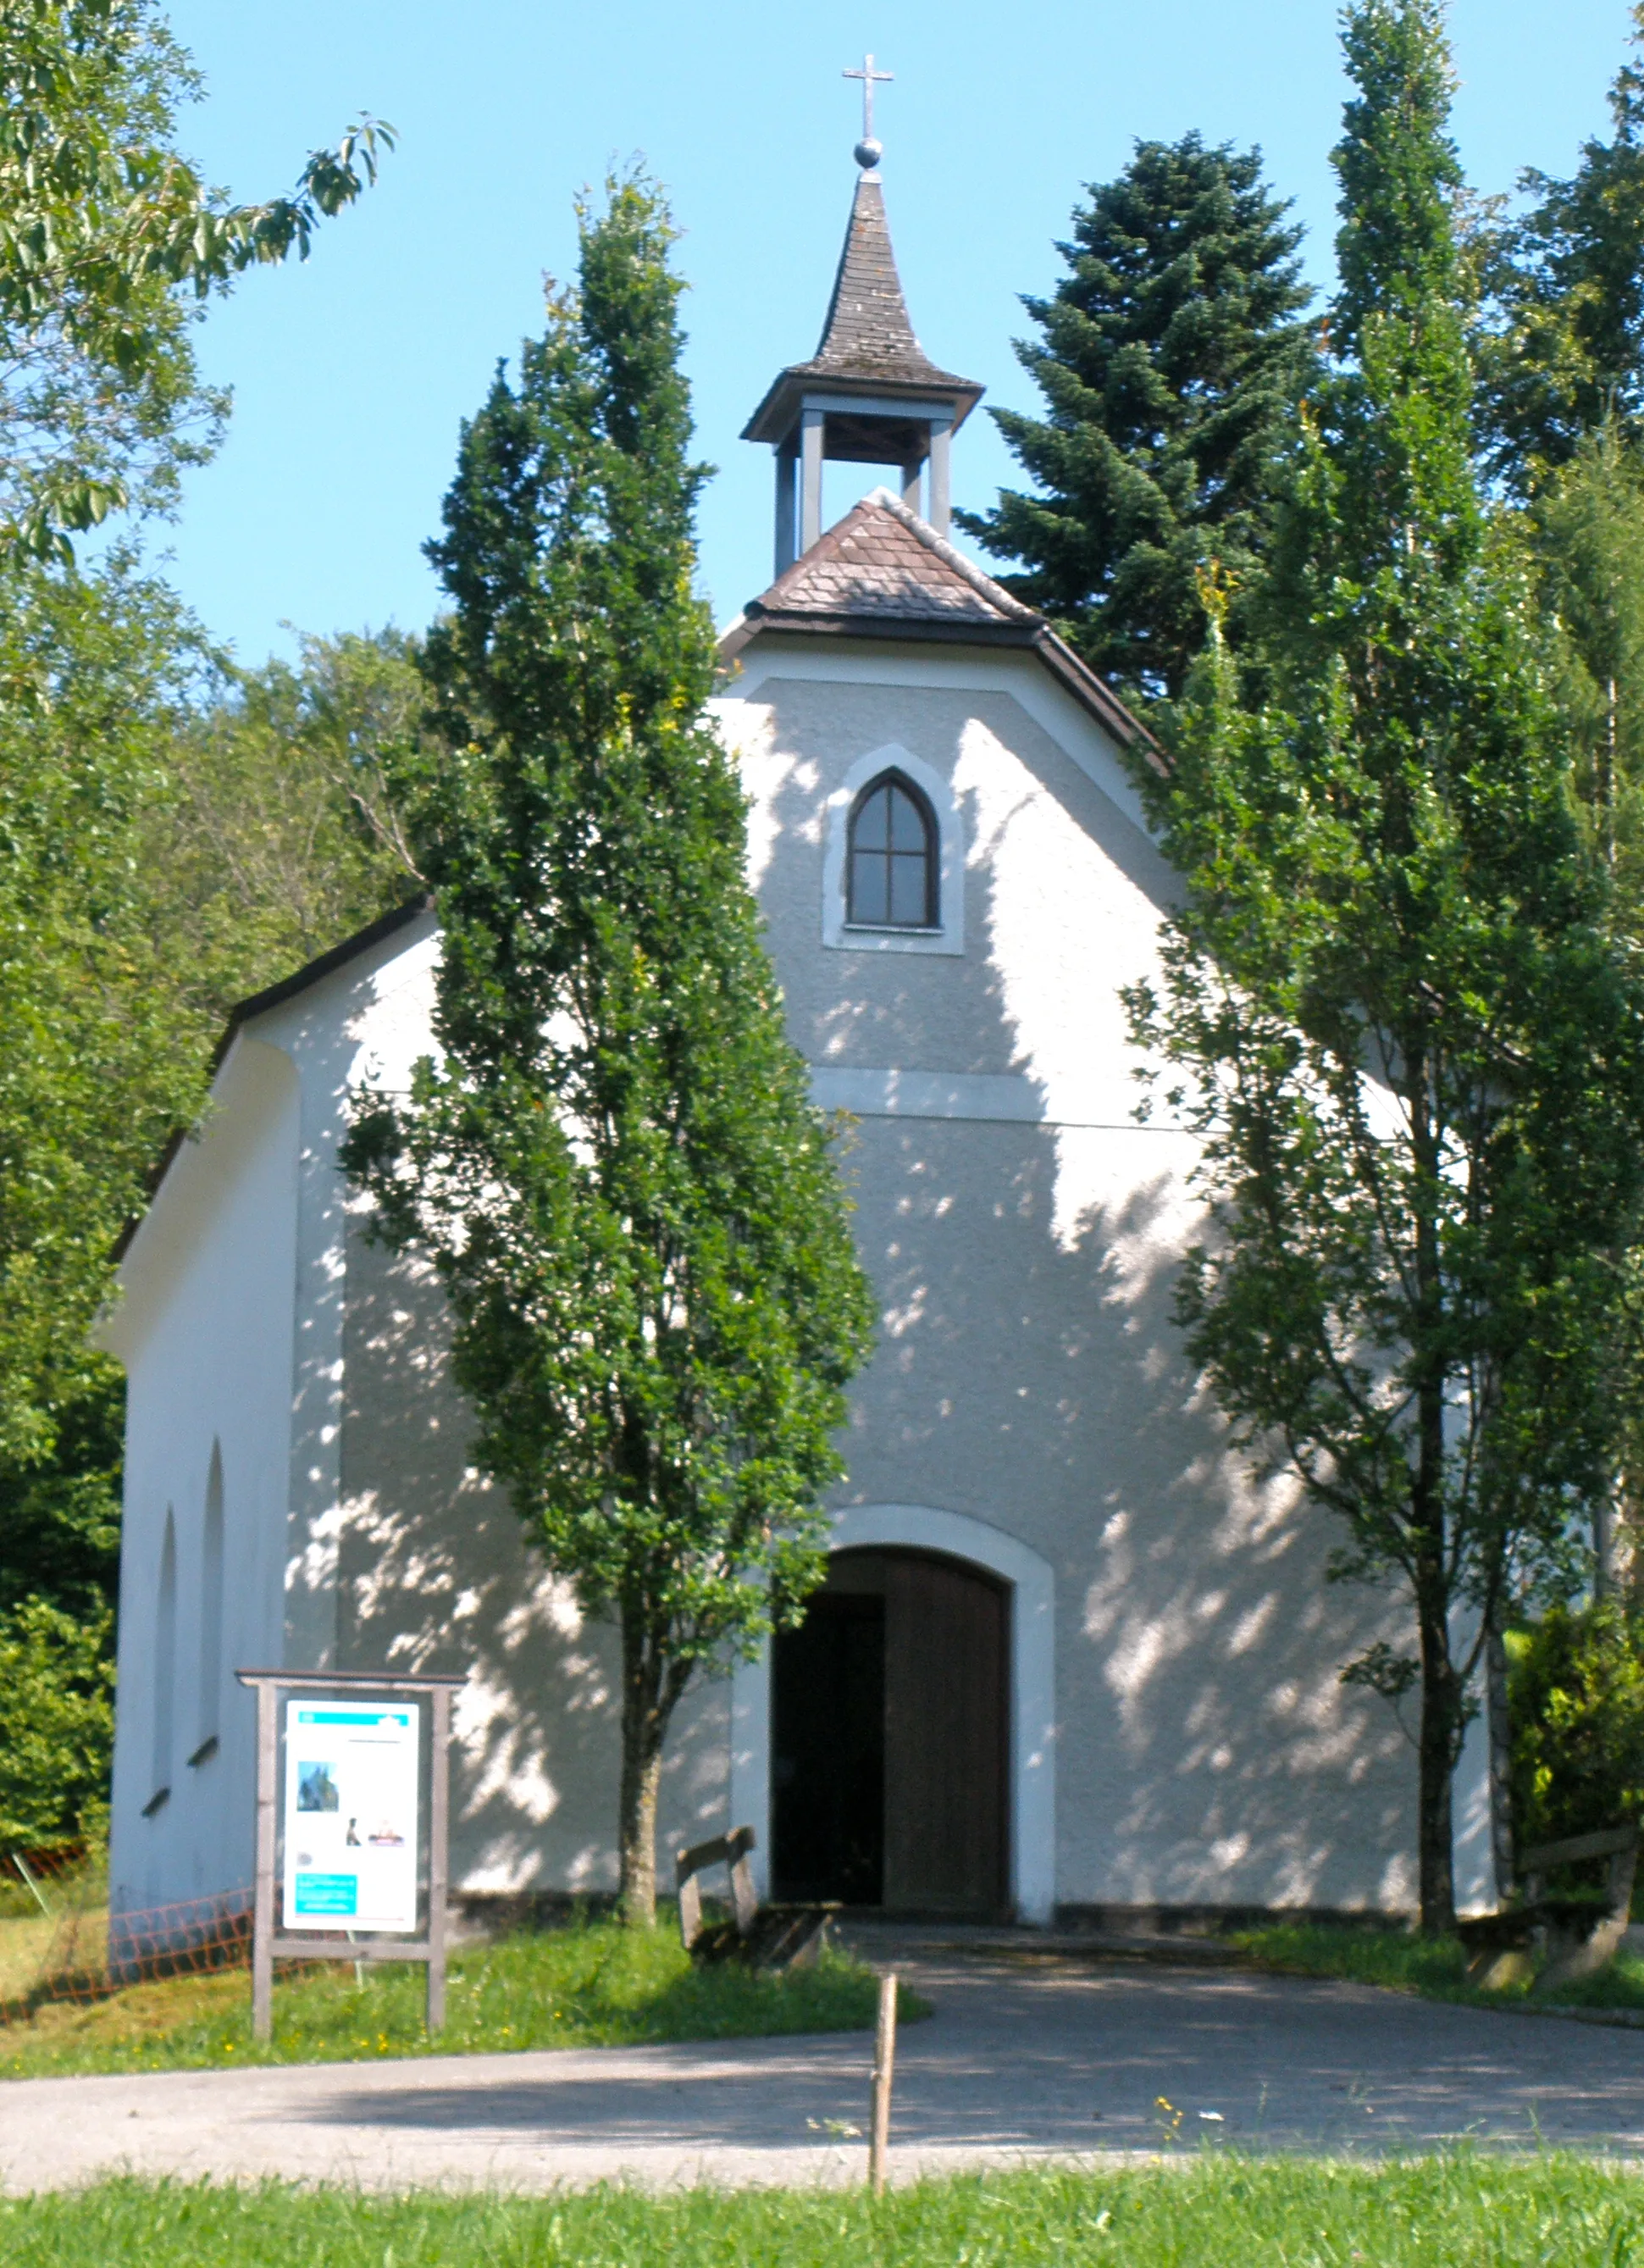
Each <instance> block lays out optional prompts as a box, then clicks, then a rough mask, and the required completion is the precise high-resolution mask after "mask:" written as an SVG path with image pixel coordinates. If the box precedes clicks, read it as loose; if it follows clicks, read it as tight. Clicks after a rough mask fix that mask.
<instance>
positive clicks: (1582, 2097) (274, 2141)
mask: <svg viewBox="0 0 1644 2268" xmlns="http://www.w3.org/2000/svg"><path fill="white" fill-rule="evenodd" d="M887 1943H888V1940H886V1939H881V1938H877V1936H876V1940H875V1941H874V1942H873V1943H872V1944H871V1945H870V1946H869V1947H868V1948H866V1949H868V1950H870V1951H871V1953H872V1954H873V1955H876V1956H879V1955H883V1954H884V1953H885V1951H886V1950H887ZM897 1960H898V1965H899V1968H900V1970H902V1973H903V1974H904V1975H906V1977H908V1979H909V1981H910V1982H912V1983H913V1984H914V1985H916V1986H917V1987H918V1989H919V1990H920V1991H921V1992H924V1993H925V1994H926V1995H927V1997H928V1999H931V2000H932V2001H933V2002H934V2003H935V2004H936V2015H935V2016H934V2017H933V2018H932V2019H931V2020H930V2021H928V2023H921V2024H918V2025H912V2026H908V2027H906V2028H905V2029H904V2030H903V2032H902V2035H901V2039H900V2043H899V2056H898V2066H897V2089H896V2109H895V2119H894V2125H893V2130H892V2139H893V2144H894V2147H895V2154H896V2159H897V2166H898V2170H899V2173H901V2174H904V2175H908V2174H912V2173H913V2172H914V2171H917V2170H930V2171H936V2170H939V2169H946V2168H951V2167H957V2166H960V2165H977V2164H994V2165H996V2164H1001V2163H1011V2162H1018V2161H1022V2160H1024V2159H1028V2158H1036V2157H1039V2156H1043V2155H1046V2154H1051V2155H1057V2156H1078V2157H1084V2156H1087V2155H1090V2154H1097V2155H1098V2156H1101V2155H1110V2154H1131V2153H1134V2152H1138V2151H1152V2150H1154V2149H1156V2147H1158V2145H1159V2139H1160V2135H1161V2132H1162V2129H1163V2127H1164V2126H1165V2125H1166V2124H1169V2123H1171V2121H1172V2120H1173V2118H1174V2113H1175V2111H1176V2110H1179V2111H1180V2113H1181V2117H1180V2121H1179V2124H1178V2126H1177V2127H1176V2132H1177V2133H1178V2136H1179V2140H1180V2142H1181V2143H1184V2144H1187V2145H1189V2146H1190V2147H1199V2146H1200V2143H1201V2142H1203V2141H1205V2140H1215V2141H1218V2142H1229V2143H1233V2144H1236V2145H1238V2146H1240V2147H1244V2148H1246V2149H1298V2148H1299V2149H1322V2150H1329V2151H1344V2150H1347V2151H1355V2152H1376V2151H1381V2150H1386V2149H1389V2148H1395V2149H1409V2148H1413V2147H1424V2146H1428V2145H1431V2144H1434V2143H1436V2142H1440V2141H1443V2140H1448V2139H1453V2138H1455V2137H1457V2136H1462V2135H1469V2136H1472V2137H1474V2138H1476V2139H1478V2140H1479V2141H1481V2142H1489V2143H1497V2144H1507V2145H1510V2146H1516V2147H1535V2145H1536V2144H1537V2143H1538V2142H1545V2143H1548V2144H1561V2145H1566V2146H1572V2145H1573V2146H1578V2147H1595V2148H1605V2149H1618V2150H1621V2151H1626V2152H1629V2153H1641V2154H1644V2032H1633V2031H1618V2030H1609V2029H1600V2028H1599V2027H1596V2026H1592V2025H1585V2024H1576V2023H1571V2022H1568V2021H1560V2020H1559V2019H1556V2018H1552V2017H1538V2016H1508V2015H1498V2014H1494V2013H1491V2012H1486V2011H1482V2010H1476V2009H1471V2008H1451V2007H1440V2006H1436V2005H1435V2004H1433V2003H1430V2002H1424V2001H1419V2000H1413V1999H1405V1998H1404V1997H1402V1996H1399V1995H1396V1994H1393V1993H1388V1992H1375V1991H1372V1990H1370V1989H1369V1988H1368V1987H1364V1986H1358V1985H1336V1984H1324V1983H1311V1982H1308V1981H1306V1980H1303V1979H1299V1978H1292V1977H1261V1976H1257V1975H1252V1974H1250V1973H1247V1972H1244V1971H1240V1970H1199V1969H1194V1970H1185V1969H1174V1968H1162V1967H1154V1966H1142V1965H1140V1964H1132V1963H1128V1962H1113V1961H1101V1960H1095V1959H1091V1958H1090V1957H1087V1956H1083V1955H1080V1956H1069V1955H1061V1954H1054V1953H1047V1954H1039V1953H1034V1952H1031V1951H1029V1950H1027V1949H1025V1948H1024V1949H1023V1950H1022V1951H1019V1952H1009V1953H1004V1952H1000V1951H997V1950H987V1951H982V1950H972V1951H970V1952H956V1951H952V1950H944V1949H943V1948H941V1947H940V1946H938V1945H936V1944H934V1943H932V1942H930V1941H929V1940H925V1941H924V1942H923V1943H922V1944H920V1945H918V1946H917V1948H915V1947H914V1946H913V1945H910V1943H909V1942H908V1941H907V1940H901V1941H900V1942H899V1945H898V1947H897ZM869 2058H870V2043H869V2041H868V2039H867V2038H866V2037H865V2036H861V2035H855V2034H851V2035H846V2036H839V2035H834V2036H827V2037H822V2038H807V2039H798V2040H768V2041H767V2040H745V2041H734V2042H728V2043H723V2044H716V2045H708V2046H694V2047H692V2046H685V2047H657V2048H639V2049H603V2050H594V2051H560V2052H550V2053H530V2054H522V2055H509V2056H468V2057H461V2058H458V2057H439V2058H429V2059H427V2060H424V2061H418V2062H407V2063H384V2064H372V2065H361V2064H329V2065H319V2066H303V2067H293V2068H287V2069H279V2070H255V2069H251V2070H244V2071H235V2072H223V2071H211V2072H199V2073H194V2072H177V2073H163V2074H155V2075H151V2076H147V2077H143V2078H119V2079H62V2080H11V2081H4V2082H0V2183H4V2186H5V2187H6V2188H8V2189H11V2190H14V2191H16V2190H27V2189H34V2188H45V2187H51V2186H55V2185H60V2184H62V2183H71V2182H77V2181H82V2180H84V2179H85V2178H87V2177H88V2176H92V2175H93V2174H96V2173H99V2172H102V2171H106V2170H110V2169H114V2168H121V2167H123V2168H128V2169H132V2170H134V2171H137V2172H141V2173H145V2174H160V2173H167V2174H178V2175H183V2176H201V2175H207V2174H209V2175H216V2176H256V2175H262V2174H278V2175H283V2176H289V2177H291V2178H299V2179H308V2180H319V2179H327V2180H347V2181H355V2182H359V2183H367V2184H371V2185H391V2186H401V2185H408V2184H411V2183H422V2182H451V2183H481V2182H495V2183H502V2184H504V2185H507V2186H510V2187H514V2188H518V2189H543V2188H547V2187H549V2186H551V2185H552V2184H554V2183H559V2182H577V2183H581V2182H588V2181H595V2180H598V2179H601V2178H605V2177H614V2176H626V2177H628V2178H630V2179H633V2180H637V2181H642V2182H646V2183H677V2182H684V2181H692V2180H701V2179H705V2180H711V2181H716V2182H723V2183H741V2182H790V2181H797V2182H814V2181H829V2180H833V2181H839V2180H855V2179H859V2178H860V2177H861V2172H862V2144H861V2143H860V2142H859V2141H856V2140H855V2139H850V2138H848V2137H842V2136H840V2134H839V2133H838V2132H837V2127H838V2124H839V2123H840V2122H843V2123H845V2124H852V2125H855V2126H858V2127H860V2126H862V2125H865V2123H866V2121H865V2116H864V2114H865V2106H866V2090H867V2073H868V2063H869ZM1161 2095H1163V2096H1164V2097H1165V2098H1166V2100H1167V2102H1169V2103H1170V2104H1171V2110H1169V2111H1165V2110H1161V2109H1160V2108H1159V2106H1158V2102H1157V2098H1158V2097H1159V2096H1161ZM1213 2112H1214V2113H1215V2114H1218V2115H1217V2116H1215V2117H1209V2116H1207V2115H1206V2114H1208V2113H1213ZM830 2122H834V2123H833V2125H832V2126H830Z"/></svg>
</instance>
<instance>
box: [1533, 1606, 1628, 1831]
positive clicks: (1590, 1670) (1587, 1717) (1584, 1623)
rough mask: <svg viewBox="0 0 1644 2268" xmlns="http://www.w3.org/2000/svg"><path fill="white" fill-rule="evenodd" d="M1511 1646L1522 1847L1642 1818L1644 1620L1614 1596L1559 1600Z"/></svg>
mask: <svg viewBox="0 0 1644 2268" xmlns="http://www.w3.org/2000/svg"><path fill="white" fill-rule="evenodd" d="M1508 1653H1509V1657H1510V1668H1509V1671H1508V1683H1509V1692H1510V1697H1511V1702H1510V1706H1511V1717H1512V1727H1513V1771H1512V1787H1513V1829H1514V1832H1515V1834H1516V1837H1518V1839H1519V1842H1520V1845H1521V1846H1525V1845H1529V1846H1533V1845H1536V1844H1538V1843H1557V1842H1561V1841H1562V1840H1563V1839H1564V1837H1566V1836H1567V1835H1586V1834H1590V1833H1592V1832H1594V1831H1595V1830H1599V1829H1602V1828H1606V1827H1617V1826H1619V1825H1620V1824H1621V1823H1623V1822H1624V1821H1626V1820H1629V1819H1637V1818H1638V1817H1640V1815H1641V1814H1644V1624H1640V1622H1639V1620H1638V1618H1637V1616H1636V1615H1633V1614H1629V1613H1628V1612H1627V1611H1626V1609H1625V1608H1624V1607H1623V1606H1622V1605H1621V1603H1620V1602H1618V1601H1615V1600H1609V1601H1604V1602H1599V1603H1598V1604H1596V1605H1592V1606H1588V1607H1584V1608H1572V1607H1567V1606H1555V1607H1552V1608H1550V1609H1548V1611H1547V1612H1546V1613H1545V1615H1543V1616H1542V1617H1541V1618H1540V1620H1539V1621H1538V1622H1537V1623H1535V1624H1532V1625H1531V1626H1530V1628H1529V1629H1527V1630H1522V1631H1512V1632H1510V1633H1509V1635H1508Z"/></svg>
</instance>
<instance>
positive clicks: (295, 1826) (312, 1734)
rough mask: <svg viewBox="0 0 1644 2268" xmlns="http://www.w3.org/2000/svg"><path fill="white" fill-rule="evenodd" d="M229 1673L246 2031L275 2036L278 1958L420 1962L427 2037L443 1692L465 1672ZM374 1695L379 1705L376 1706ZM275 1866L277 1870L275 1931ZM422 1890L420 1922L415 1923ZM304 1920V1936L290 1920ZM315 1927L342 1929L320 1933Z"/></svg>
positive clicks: (443, 1813)
mask: <svg viewBox="0 0 1644 2268" xmlns="http://www.w3.org/2000/svg"><path fill="white" fill-rule="evenodd" d="M235 1675H236V1676H237V1677H238V1678H239V1682H240V1683H241V1684H242V1685H246V1686H249V1687H250V1688H251V1689H252V1690H253V1692H254V1693H255V1694H256V1697H257V1878H256V1892H255V1902H254V1904H253V1915H252V1925H253V1926H252V1954H251V2029H252V2036H253V2039H258V2040H268V2039H271V2038H272V2037H273V2035H274V1964H275V1960H276V1959H279V1960H285V1961H421V1962H424V1963H425V1964H426V1966H427V1969H428V2029H429V2031H430V2032H437V2031H438V2030H439V2029H440V2028H441V2026H442V2025H443V2024H444V2021H445V1901H446V1893H447V1889H448V1887H449V1883H450V1867H449V1862H448V1856H447V1842H448V1839H449V1835H450V1823H451V1756H450V1750H451V1694H452V1691H453V1690H455V1689H456V1688H457V1687H458V1686H459V1685H461V1684H462V1683H464V1679H463V1677H462V1675H441V1674H437V1673H430V1674H429V1675H422V1676H410V1675H400V1674H397V1673H394V1672H392V1671H384V1672H382V1673H381V1674H380V1675H379V1674H378V1672H376V1671H374V1670H359V1669H349V1670H331V1671H325V1670H290V1669H241V1670H237V1671H236V1672H235ZM378 1696H381V1697H382V1702H383V1705H381V1706H378V1705H375V1701H376V1697H378ZM282 1697H285V1719H286V1721H285V1722H284V1724H282V1723H281V1698H282ZM424 1702H426V1703H427V1705H428V1710H429V1771H428V1837H427V1850H428V1866H427V1870H426V1875H425V1877H424V1875H423V1869H422V1865H421V1855H420V1854H421V1852H422V1831H421V1829H422V1821H421V1816H420V1815H421V1811H422V1769H421V1757H420V1755H419V1753H418V1751H419V1749H420V1745H421V1725H422V1705H423V1703H424ZM407 1704H408V1705H407ZM282 1757H283V1759H284V1764H285V1772H284V1782H285V1786H284V1795H283V1811H284V1815H285V1852H284V1865H283V1869H282V1868H280V1867H279V1866H278V1859H279V1855H280V1823H281V1810H282V1795H281V1770H280V1766H281V1760H282ZM305 1845H306V1846H307V1847H303V1846H305ZM276 1872H280V1873H283V1880H282V1881H281V1882H280V1883H279V1885H278V1889H279V1894H280V1896H279V1908H280V1926H278V1927H277V1928H276V1926H275V1889H276V1883H275V1875H276ZM424 1891H425V1892H426V1899H427V1905H426V1922H425V1926H420V1925H419V1905H420V1904H421V1901H422V1895H423V1893H424ZM305 1920H306V1921H307V1922H308V1923H309V1925H310V1927H309V1931H308V1933H304V1931H303V1930H302V1928H301V1926H300V1925H301V1924H302V1922H304V1921H305ZM316 1928H319V1929H326V1928H334V1929H335V1930H336V1931H337V1932H339V1933H340V1934H338V1935H331V1936H319V1935H316V1934H314V1930H315V1929H316ZM365 1933H369V1934H365Z"/></svg>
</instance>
